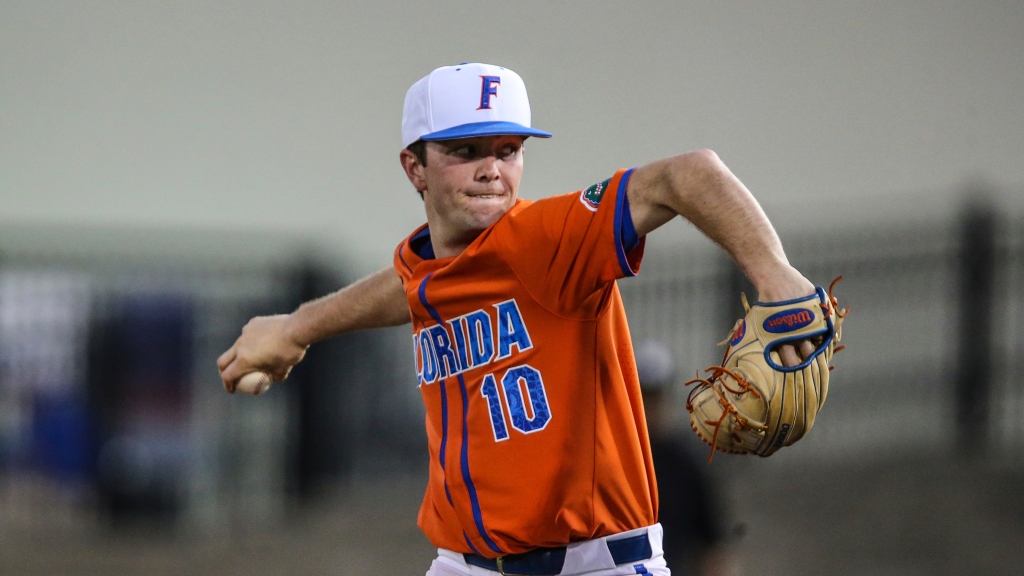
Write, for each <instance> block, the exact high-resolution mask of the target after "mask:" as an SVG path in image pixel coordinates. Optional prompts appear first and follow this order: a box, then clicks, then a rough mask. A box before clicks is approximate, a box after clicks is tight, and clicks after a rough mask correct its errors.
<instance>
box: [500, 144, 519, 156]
mask: <svg viewBox="0 0 1024 576" xmlns="http://www.w3.org/2000/svg"><path fill="white" fill-rule="evenodd" d="M518 152H519V147H518V146H515V145H513V144H509V145H507V146H505V147H504V148H502V149H501V152H500V153H501V157H502V158H503V159H506V160H507V159H509V158H514V157H515V155H516V154H517V153H518Z"/></svg>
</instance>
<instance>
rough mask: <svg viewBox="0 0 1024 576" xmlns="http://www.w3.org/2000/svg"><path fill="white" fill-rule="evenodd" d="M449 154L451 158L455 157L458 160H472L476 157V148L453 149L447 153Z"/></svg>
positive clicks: (469, 146) (461, 147) (460, 147)
mask: <svg viewBox="0 0 1024 576" xmlns="http://www.w3.org/2000/svg"><path fill="white" fill-rule="evenodd" d="M449 154H451V155H452V156H457V157H459V158H473V157H475V156H476V146H472V145H466V146H459V147H458V148H455V149H453V150H452V151H451V152H449Z"/></svg>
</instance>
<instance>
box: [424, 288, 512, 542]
mask: <svg viewBox="0 0 1024 576" xmlns="http://www.w3.org/2000/svg"><path fill="white" fill-rule="evenodd" d="M433 275H434V273H433V272H431V273H430V274H427V277H426V278H424V279H423V283H421V284H420V290H419V296H420V302H421V303H422V304H423V307H424V308H426V309H427V312H429V313H430V317H431V318H433V319H434V322H437V324H438V326H444V320H442V319H441V315H440V314H438V313H437V309H436V308H434V307H433V306H431V305H430V302H428V301H427V282H429V281H430V278H431V277H432V276H433ZM458 378H459V389H460V391H461V392H462V454H461V460H462V479H463V481H464V482H465V483H466V489H467V490H468V491H469V503H470V506H471V508H472V509H473V520H474V522H476V529H477V530H478V531H479V532H480V536H481V537H482V538H483V539H484V542H486V543H487V546H488V547H490V549H491V550H494V551H495V552H497V553H498V554H504V552H503V551H502V550H501V548H498V545H497V544H495V543H494V541H493V540H491V537H490V536H488V535H487V528H485V527H484V518H483V513H482V512H481V511H480V500H479V499H478V498H477V494H476V486H475V485H474V484H473V478H471V477H470V475H469V428H468V427H467V426H466V417H467V414H468V412H469V395H468V394H467V393H466V381H465V380H464V379H463V378H462V374H459V376H458ZM440 385H441V418H442V420H444V422H443V423H442V426H441V454H440V456H441V469H442V470H444V453H445V446H446V444H447V440H448V401H447V397H446V396H445V392H444V388H445V386H444V379H441V382H440ZM444 490H445V493H446V494H448V503H449V504H452V506H454V505H455V504H453V503H452V495H451V492H449V491H448V475H447V473H445V481H444ZM466 541H467V542H469V538H468V537H467V538H466ZM469 546H470V548H472V547H473V545H472V544H470V545H469ZM474 550H475V549H474Z"/></svg>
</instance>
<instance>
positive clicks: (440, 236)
mask: <svg viewBox="0 0 1024 576" xmlns="http://www.w3.org/2000/svg"><path fill="white" fill-rule="evenodd" d="M482 232H483V231H482V230H477V231H473V232H469V233H466V232H463V233H461V234H452V233H450V232H448V231H446V230H445V229H444V228H443V227H440V226H439V227H438V229H435V228H434V226H431V227H430V244H431V245H432V246H433V248H434V257H435V258H455V257H456V256H458V255H459V254H462V253H463V252H464V251H465V250H466V248H469V245H470V244H472V243H473V241H474V240H476V239H477V237H478V236H480V234H481V233H482Z"/></svg>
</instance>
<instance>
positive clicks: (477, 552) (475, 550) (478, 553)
mask: <svg viewBox="0 0 1024 576" xmlns="http://www.w3.org/2000/svg"><path fill="white" fill-rule="evenodd" d="M462 537H463V538H465V539H466V544H469V549H470V550H472V551H473V554H476V555H477V556H479V555H480V551H479V550H477V549H476V546H473V543H472V542H470V541H469V534H466V531H465V530H463V531H462Z"/></svg>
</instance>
